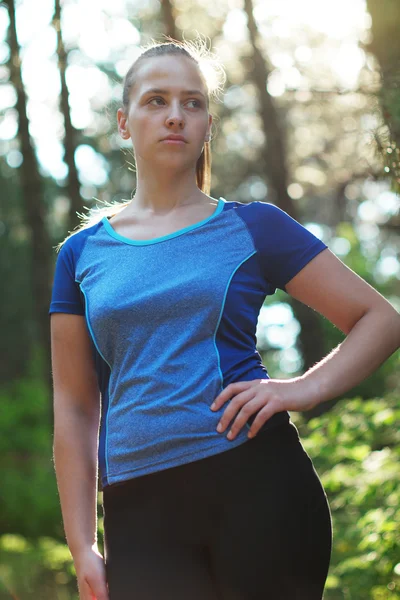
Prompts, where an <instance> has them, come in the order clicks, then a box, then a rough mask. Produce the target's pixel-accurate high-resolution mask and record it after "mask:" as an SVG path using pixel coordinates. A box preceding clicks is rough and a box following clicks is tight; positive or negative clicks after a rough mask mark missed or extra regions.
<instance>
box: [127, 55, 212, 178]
mask: <svg viewBox="0 0 400 600" xmlns="http://www.w3.org/2000/svg"><path fill="white" fill-rule="evenodd" d="M151 90H153V91H151ZM154 90H159V91H154ZM194 90H196V91H194ZM117 118H118V129H119V132H120V134H121V136H122V137H123V138H124V139H129V138H131V139H132V145H133V149H134V153H135V159H136V163H137V166H138V169H139V168H140V164H141V162H142V161H144V162H147V163H152V164H154V163H157V164H158V165H159V166H160V167H161V166H169V167H171V166H176V167H178V168H180V167H184V168H185V167H186V168H187V167H189V166H192V167H193V168H195V165H196V162H197V160H198V158H199V156H200V154H201V151H202V149H203V145H204V142H205V141H206V140H207V141H208V140H209V136H210V130H211V122H212V116H211V115H210V114H209V113H208V109H207V89H206V86H205V84H204V83H203V80H202V77H201V75H200V72H199V69H198V67H197V66H196V64H195V63H194V62H193V61H192V60H191V59H189V58H185V57H184V56H176V55H166V56H157V57H151V58H146V59H144V60H142V61H140V63H139V64H138V67H137V71H136V77H135V83H134V85H132V86H131V89H130V94H129V107H128V109H127V114H125V112H124V111H123V110H122V109H119V110H118V113H117ZM171 133H174V134H178V135H182V136H184V138H185V143H179V144H177V143H168V142H165V141H162V140H163V138H165V137H166V136H168V135H169V134H171Z"/></svg>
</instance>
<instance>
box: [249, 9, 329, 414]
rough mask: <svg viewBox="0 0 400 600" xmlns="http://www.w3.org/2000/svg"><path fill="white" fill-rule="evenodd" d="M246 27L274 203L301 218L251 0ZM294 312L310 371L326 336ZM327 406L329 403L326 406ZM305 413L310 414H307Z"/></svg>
mask: <svg viewBox="0 0 400 600" xmlns="http://www.w3.org/2000/svg"><path fill="white" fill-rule="evenodd" d="M245 11H246V14H247V26H248V30H249V36H250V43H251V46H252V49H253V56H252V59H253V64H254V68H253V69H252V71H251V72H250V76H251V78H252V79H253V81H254V84H255V86H256V88H257V90H258V97H259V106H260V115H261V119H262V123H263V128H264V133H265V138H266V144H265V147H264V150H263V152H262V160H263V162H264V164H265V170H266V175H267V177H268V180H269V182H270V184H271V187H272V188H273V191H274V195H275V198H274V200H275V202H274V203H275V204H276V205H277V206H279V208H281V209H282V210H284V211H286V212H287V213H288V214H289V215H290V216H291V217H293V218H294V219H296V220H297V221H299V216H298V214H297V210H296V207H295V205H294V204H293V202H292V199H291V197H290V196H289V194H288V192H287V187H288V170H287V165H286V148H285V138H286V132H285V126H284V124H283V120H282V119H281V118H280V115H279V113H278V111H277V109H276V107H275V105H274V102H273V99H272V98H271V96H270V94H269V93H268V90H267V85H266V84H267V80H268V76H269V72H270V69H269V68H268V64H267V59H265V58H264V57H263V55H262V53H261V51H260V48H259V45H258V30H257V24H256V22H255V20H254V16H253V3H252V0H245ZM289 301H290V304H291V306H292V309H293V312H294V315H295V317H296V319H297V320H298V321H299V323H300V326H301V332H300V335H299V346H300V350H301V352H302V355H303V361H304V369H305V370H308V369H309V368H311V367H312V366H313V365H315V364H316V363H317V362H319V361H320V360H321V359H322V358H323V357H324V351H325V349H324V339H323V331H322V327H321V323H320V320H319V318H318V315H317V314H315V313H314V312H313V311H312V310H311V309H310V308H309V307H308V306H305V305H301V303H300V302H296V301H293V299H290V298H289ZM323 406H327V405H325V404H324V405H323ZM304 416H307V415H306V414H305V415H304Z"/></svg>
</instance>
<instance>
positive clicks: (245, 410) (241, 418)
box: [224, 398, 265, 440]
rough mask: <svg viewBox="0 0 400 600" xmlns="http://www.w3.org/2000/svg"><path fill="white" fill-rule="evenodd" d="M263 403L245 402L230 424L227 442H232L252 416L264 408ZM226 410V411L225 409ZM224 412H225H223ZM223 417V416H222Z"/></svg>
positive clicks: (255, 400) (261, 401) (257, 401)
mask: <svg viewBox="0 0 400 600" xmlns="http://www.w3.org/2000/svg"><path fill="white" fill-rule="evenodd" d="M264 403H265V402H264V401H263V400H262V399H258V400H257V399H256V398H255V399H254V400H252V401H248V402H246V403H245V404H244V405H243V407H242V408H241V410H240V411H239V413H238V415H237V417H236V419H235V420H234V422H233V423H232V425H231V427H230V429H229V432H228V435H227V438H228V439H229V440H234V439H235V437H236V436H237V434H238V433H239V431H240V430H241V429H242V427H243V426H244V425H245V424H246V423H247V421H248V420H249V418H250V417H251V416H252V415H254V413H256V412H257V411H259V410H260V409H261V408H262V407H263V406H264ZM227 410H228V409H227ZM225 412H226V411H225ZM224 417H225V415H224Z"/></svg>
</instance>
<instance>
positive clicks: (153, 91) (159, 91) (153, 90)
mask: <svg viewBox="0 0 400 600" xmlns="http://www.w3.org/2000/svg"><path fill="white" fill-rule="evenodd" d="M146 94H165V95H169V94H170V92H169V91H168V90H162V89H161V88H151V89H149V90H146V91H145V92H143V94H142V97H143V96H145V95H146ZM181 94H184V95H190V94H197V95H199V96H202V97H203V98H204V99H205V96H204V94H203V93H202V92H201V91H200V90H183V91H182V92H181Z"/></svg>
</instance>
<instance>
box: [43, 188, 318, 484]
mask: <svg viewBox="0 0 400 600" xmlns="http://www.w3.org/2000/svg"><path fill="white" fill-rule="evenodd" d="M325 248H327V246H326V245H325V244H324V243H323V242H322V241H321V240H320V239H318V238H317V237H315V236H314V235H313V234H312V233H311V232H310V231H308V230H307V229H306V228H305V227H303V226H302V225H301V224H300V223H298V222H297V221H296V220H294V219H293V218H291V217H290V216H289V215H288V214H287V213H286V212H285V211H283V210H281V209H280V208H278V207H276V206H274V205H273V204H269V203H264V202H251V203H250V204H243V203H240V202H230V201H227V200H225V199H224V198H222V197H221V198H219V200H218V205H217V208H216V210H215V212H214V213H213V214H212V215H211V216H209V217H207V218H206V219H203V220H202V221H200V222H198V223H195V224H194V225H190V226H189V227H185V228H184V229H180V230H178V231H175V232H174V233H171V234H169V235H165V236H162V237H158V238H155V239H151V240H137V241H135V240H131V239H129V238H127V237H124V236H122V235H120V234H118V233H117V232H116V231H114V229H113V227H112V225H111V223H110V222H109V220H108V219H107V217H103V218H102V219H101V220H99V222H98V223H96V224H95V225H92V226H90V227H87V228H85V229H81V230H79V231H78V232H77V233H75V234H73V235H72V236H70V237H69V238H68V239H67V240H66V242H65V243H64V245H63V246H62V247H61V250H60V252H59V254H58V257H57V262H56V267H55V275H54V283H53V292H52V298H51V304H50V310H49V314H51V313H55V312H61V313H70V314H75V315H82V316H84V318H85V323H86V326H87V329H88V332H89V334H90V340H91V346H92V352H93V358H94V362H95V366H96V372H97V379H98V385H99V391H100V394H101V413H100V415H101V417H100V431H99V446H98V460H99V471H100V478H101V484H102V487H103V489H104V488H105V487H106V486H108V485H112V484H116V483H120V482H123V481H125V480H128V479H132V478H134V477H139V476H142V475H146V474H149V473H153V472H155V471H159V470H162V469H168V468H171V467H175V466H177V465H181V464H184V463H188V462H191V461H194V460H198V459H201V458H205V457H207V456H211V455H213V454H218V453H220V452H224V451H226V450H229V449H230V448H233V447H235V446H239V445H240V444H243V443H244V442H246V441H248V439H249V438H247V433H248V430H249V428H250V425H251V423H252V422H253V420H254V418H255V415H253V416H252V417H251V418H250V419H249V421H248V422H247V423H246V425H245V426H244V427H243V428H242V429H241V431H240V433H239V434H238V435H237V437H236V438H235V439H234V440H232V441H230V440H228V439H227V438H226V433H227V430H226V431H225V432H224V433H222V434H220V433H218V432H217V431H216V427H217V424H218V422H219V420H220V418H221V415H222V414H223V412H224V411H225V409H226V407H227V406H228V403H225V404H224V405H223V406H222V407H221V408H220V409H219V410H218V411H217V412H213V411H212V410H210V406H211V404H212V403H213V401H214V399H215V398H216V397H217V395H218V394H219V393H220V392H221V391H222V390H223V389H224V388H225V387H226V386H227V385H229V384H230V383H232V382H236V381H250V380H254V379H269V375H268V372H267V369H266V367H265V366H264V365H263V363H262V360H261V356H260V354H259V353H258V351H257V349H256V341H257V340H256V328H257V321H258V316H259V312H260V309H261V307H262V305H263V302H264V300H265V298H266V296H267V295H271V294H274V292H275V291H276V288H279V289H282V290H284V291H286V290H285V284H286V283H287V282H288V281H290V279H292V277H294V276H295V275H296V274H297V273H298V272H299V271H300V270H301V269H302V268H303V267H304V266H305V265H306V264H307V263H308V262H309V261H310V260H311V259H312V258H314V257H315V256H316V255H317V254H318V253H319V252H321V251H322V250H324V249H325ZM289 418H290V417H289V413H288V412H280V413H276V414H275V415H274V416H273V417H271V418H270V419H269V420H268V421H267V422H266V423H265V424H264V425H263V427H262V429H263V430H264V429H269V428H271V427H275V426H276V425H278V424H280V423H283V422H285V421H288V420H289Z"/></svg>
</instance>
